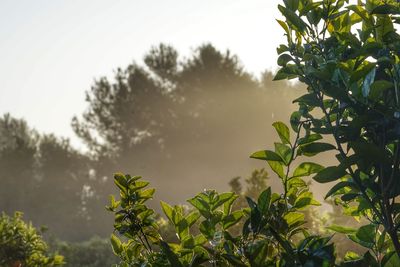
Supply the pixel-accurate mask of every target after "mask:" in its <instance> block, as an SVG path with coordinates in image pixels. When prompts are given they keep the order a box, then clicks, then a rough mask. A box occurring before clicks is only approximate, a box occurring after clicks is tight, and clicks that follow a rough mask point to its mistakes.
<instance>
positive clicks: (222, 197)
mask: <svg viewBox="0 0 400 267" xmlns="http://www.w3.org/2000/svg"><path fill="white" fill-rule="evenodd" d="M234 196H235V193H233V192H226V193H222V194H219V195H218V200H217V202H216V203H214V205H212V207H211V210H215V209H217V208H218V207H219V206H221V205H222V204H224V203H225V202H227V201H228V200H230V199H231V198H232V197H234Z"/></svg>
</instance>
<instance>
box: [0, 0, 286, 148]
mask: <svg viewBox="0 0 400 267" xmlns="http://www.w3.org/2000/svg"><path fill="white" fill-rule="evenodd" d="M278 2H279V1H278V0H201V1H200V0H146V1H144V0H143V1H138V0H112V1H111V0H85V1H82V0H79V1H77V0H46V1H45V0H35V1H31V0H0V25H1V27H0V114H4V113H7V112H9V113H11V115H12V116H14V117H17V118H24V119H26V120H27V122H28V123H29V125H30V126H32V127H34V128H35V129H37V130H38V131H39V132H42V133H55V134H56V135H58V136H64V137H68V138H71V140H72V144H73V145H75V146H78V147H79V146H80V143H79V141H78V139H77V138H76V137H75V136H74V133H73V131H72V129H71V126H70V122H71V119H72V117H73V116H74V115H79V114H81V113H82V112H83V111H84V110H85V107H86V103H85V91H86V90H89V89H90V86H91V84H92V83H93V81H94V79H96V78H99V77H102V76H107V77H112V75H113V71H114V70H115V69H116V68H118V67H122V68H125V67H126V66H127V65H128V64H130V63H132V62H134V61H135V62H137V63H139V64H141V63H142V58H143V55H144V54H145V53H146V52H147V51H148V50H149V49H150V47H151V46H152V45H157V44H159V43H160V42H164V43H168V44H171V45H173V46H174V47H175V48H176V49H177V50H178V51H179V52H180V54H181V55H182V57H185V56H188V55H190V53H191V52H192V51H193V49H195V48H196V47H197V46H199V45H201V44H203V43H207V42H210V43H212V44H213V45H215V46H216V47H217V48H218V49H221V50H226V49H229V50H230V51H231V52H233V53H234V54H237V55H238V56H239V58H240V59H241V62H242V64H243V65H244V67H245V69H246V70H248V71H250V72H252V73H254V74H255V75H259V73H260V72H262V71H264V70H266V69H274V68H275V67H276V58H277V56H276V47H277V46H278V45H279V44H280V43H282V42H284V39H283V34H282V30H281V29H279V25H278V23H276V21H275V18H279V17H280V15H279V13H278V12H277V8H276V6H277V4H278Z"/></svg>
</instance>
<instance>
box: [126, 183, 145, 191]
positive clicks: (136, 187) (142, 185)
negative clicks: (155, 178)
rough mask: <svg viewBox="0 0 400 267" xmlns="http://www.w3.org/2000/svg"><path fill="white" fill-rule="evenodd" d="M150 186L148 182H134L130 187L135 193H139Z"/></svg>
mask: <svg viewBox="0 0 400 267" xmlns="http://www.w3.org/2000/svg"><path fill="white" fill-rule="evenodd" d="M148 185H149V182H147V181H134V182H133V183H132V184H130V185H129V189H131V190H133V191H137V190H139V189H142V188H145V187H146V186H148Z"/></svg>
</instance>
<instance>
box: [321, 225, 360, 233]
mask: <svg viewBox="0 0 400 267" xmlns="http://www.w3.org/2000/svg"><path fill="white" fill-rule="evenodd" d="M326 229H328V230H331V231H334V232H337V233H342V234H355V233H356V232H357V229H354V228H351V227H345V226H341V225H336V224H332V225H330V226H328V227H326Z"/></svg>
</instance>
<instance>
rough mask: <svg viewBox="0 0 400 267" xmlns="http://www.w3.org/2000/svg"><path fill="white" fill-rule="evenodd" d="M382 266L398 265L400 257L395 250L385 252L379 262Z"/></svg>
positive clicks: (395, 266) (392, 266)
mask: <svg viewBox="0 0 400 267" xmlns="http://www.w3.org/2000/svg"><path fill="white" fill-rule="evenodd" d="M381 265H382V267H398V266H400V259H399V256H397V253H396V251H390V252H387V253H386V255H385V256H384V257H383V259H382V262H381Z"/></svg>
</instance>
